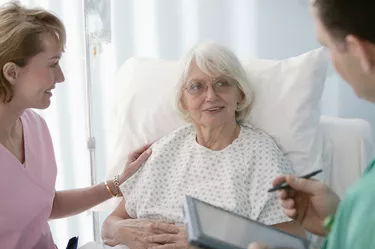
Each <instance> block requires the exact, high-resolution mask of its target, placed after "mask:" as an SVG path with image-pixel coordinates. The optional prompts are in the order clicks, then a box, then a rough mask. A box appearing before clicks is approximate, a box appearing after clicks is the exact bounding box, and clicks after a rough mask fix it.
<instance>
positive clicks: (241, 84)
mask: <svg viewBox="0 0 375 249" xmlns="http://www.w3.org/2000/svg"><path fill="white" fill-rule="evenodd" d="M192 64H195V65H197V67H198V68H199V69H200V70H201V71H202V72H203V73H205V74H207V75H208V76H210V77H215V76H217V75H225V76H226V77H228V78H230V79H232V80H234V82H235V83H236V85H237V87H238V88H239V90H240V91H241V92H242V94H243V100H242V102H241V103H240V104H238V105H237V108H236V114H235V117H236V121H237V122H238V123H241V122H243V121H244V120H245V119H246V118H247V117H248V116H249V114H250V110H251V104H252V101H253V91H252V89H251V87H250V84H249V80H248V78H247V74H246V72H245V69H244V68H243V66H242V65H241V63H240V61H239V60H238V59H237V57H236V55H235V54H234V53H233V52H232V51H230V50H229V49H228V48H226V47H224V46H222V45H219V44H217V43H214V42H204V43H200V44H198V45H196V46H194V47H193V48H192V49H191V50H190V51H189V52H188V54H187V55H186V57H185V59H184V61H183V63H182V66H183V68H182V74H181V77H180V80H179V83H178V84H177V87H178V88H177V98H176V102H177V107H178V110H179V111H180V112H181V114H182V116H183V118H184V119H185V120H186V121H188V122H191V117H190V115H189V113H188V112H187V111H186V110H185V109H184V108H183V107H182V103H181V101H182V93H183V87H184V85H185V83H186V81H187V77H188V74H189V72H190V68H191V66H192Z"/></svg>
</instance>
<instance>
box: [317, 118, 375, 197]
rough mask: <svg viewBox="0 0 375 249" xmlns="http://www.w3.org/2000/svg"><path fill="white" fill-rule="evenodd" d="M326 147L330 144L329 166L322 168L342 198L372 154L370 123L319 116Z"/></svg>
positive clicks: (372, 143)
mask: <svg viewBox="0 0 375 249" xmlns="http://www.w3.org/2000/svg"><path fill="white" fill-rule="evenodd" d="M321 130H322V132H323V137H324V140H325V144H326V146H325V147H326V148H329V147H331V148H330V149H331V150H332V154H331V155H329V157H330V160H331V163H330V167H329V168H327V169H325V171H326V172H325V173H326V174H325V178H326V181H327V184H329V185H330V187H331V188H332V189H333V190H334V191H335V192H336V193H337V194H338V195H339V196H340V197H343V196H344V194H345V192H346V191H347V189H348V187H349V186H350V185H352V184H353V183H355V182H356V181H357V180H358V179H359V177H360V176H361V175H362V173H363V171H364V170H365V169H366V167H367V165H368V163H369V162H370V160H371V159H372V158H373V156H374V152H375V149H374V141H373V135H372V131H371V126H370V124H369V123H368V122H366V121H364V120H361V119H343V118H337V117H326V116H322V118H321Z"/></svg>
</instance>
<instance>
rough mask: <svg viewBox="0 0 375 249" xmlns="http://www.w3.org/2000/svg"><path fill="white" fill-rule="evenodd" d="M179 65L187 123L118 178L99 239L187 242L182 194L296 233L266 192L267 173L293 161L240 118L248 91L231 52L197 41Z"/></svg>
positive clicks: (134, 244)
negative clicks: (117, 193)
mask: <svg viewBox="0 0 375 249" xmlns="http://www.w3.org/2000/svg"><path fill="white" fill-rule="evenodd" d="M183 69H184V70H183V73H182V76H181V79H180V82H179V87H178V96H177V105H178V108H179V110H180V111H181V113H182V115H183V117H184V118H185V119H186V120H188V121H189V122H191V124H190V125H187V126H184V127H181V128H179V129H177V130H175V131H174V132H172V133H170V134H169V135H167V136H165V137H163V138H162V139H160V140H159V141H158V142H156V143H155V144H154V145H153V147H152V150H153V154H152V155H151V156H150V157H149V159H148V161H147V162H146V163H145V164H144V166H143V167H142V168H141V169H140V170H139V171H138V172H137V173H135V174H134V175H133V176H132V177H131V178H129V180H127V181H126V182H125V183H124V184H122V185H121V186H120V188H121V190H122V192H123V196H124V198H123V200H122V202H121V203H120V204H119V205H118V207H117V208H116V209H115V210H114V212H113V213H112V214H111V215H110V216H109V217H108V218H107V219H106V221H105V222H104V225H103V239H104V241H105V243H106V244H108V245H111V246H115V245H118V244H125V245H127V246H129V247H130V248H146V247H154V246H158V247H160V248H164V247H165V248H168V247H173V248H178V247H181V248H185V247H188V244H187V241H186V233H185V231H184V228H183V226H182V225H183V214H182V200H183V197H184V196H185V195H190V196H193V197H196V198H198V199H201V200H203V201H206V202H208V203H211V204H213V205H215V206H219V207H222V208H224V209H227V210H230V211H232V212H235V213H237V214H240V215H243V216H246V217H249V218H251V219H254V220H258V221H260V222H262V223H265V224H267V225H272V226H274V227H277V228H279V229H283V230H285V231H287V232H290V233H294V234H297V235H301V236H303V231H302V230H301V229H300V227H299V225H298V224H297V223H293V222H291V220H290V219H289V218H288V217H286V216H285V215H284V213H283V211H282V208H281V207H280V206H279V205H278V201H277V197H276V196H275V195H273V194H268V193H267V189H268V188H269V187H270V184H271V181H272V179H273V178H275V177H276V176H278V175H280V174H288V173H292V172H293V169H292V167H291V166H290V164H289V162H288V161H287V159H286V158H285V157H284V155H283V153H282V152H281V151H280V150H279V148H278V147H277V146H276V144H275V142H274V141H273V140H272V139H271V138H270V137H269V136H268V135H267V134H265V133H264V132H263V131H261V130H260V129H258V128H255V127H253V126H252V125H250V124H248V123H246V122H245V119H246V117H247V116H248V115H249V112H250V110H251V102H252V91H251V88H250V85H249V82H248V80H247V76H246V73H245V71H244V69H243V67H242V66H241V63H240V62H239V61H238V59H237V58H236V56H235V55H234V54H233V53H232V52H231V51H229V50H228V49H226V48H224V47H222V46H220V45H217V44H214V43H203V44H200V45H198V46H196V47H194V48H193V49H192V50H191V51H190V52H189V53H188V55H187V57H186V59H185V63H184V68H183ZM172 223H173V224H172Z"/></svg>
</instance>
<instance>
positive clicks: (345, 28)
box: [314, 0, 375, 44]
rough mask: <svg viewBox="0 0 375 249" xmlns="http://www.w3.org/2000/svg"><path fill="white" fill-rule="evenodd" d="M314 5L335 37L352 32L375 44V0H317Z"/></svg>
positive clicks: (322, 20)
mask: <svg viewBox="0 0 375 249" xmlns="http://www.w3.org/2000/svg"><path fill="white" fill-rule="evenodd" d="M314 7H316V8H317V11H318V16H319V18H320V20H321V22H322V23H323V25H324V26H325V27H326V29H327V30H328V31H329V32H330V33H331V34H332V35H333V37H334V38H336V39H338V40H341V41H342V40H344V39H345V37H346V36H347V35H349V34H352V35H355V36H357V37H359V38H362V39H364V40H367V41H369V42H371V43H374V44H375V27H374V24H375V1H374V0H315V1H314Z"/></svg>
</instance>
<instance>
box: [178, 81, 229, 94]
mask: <svg viewBox="0 0 375 249" xmlns="http://www.w3.org/2000/svg"><path fill="white" fill-rule="evenodd" d="M233 86H234V84H233V83H231V82H229V81H227V80H218V81H216V82H214V83H212V88H213V89H214V91H215V93H216V94H220V93H227V92H229V91H230V90H231V88H232V87H233ZM207 89H208V85H207V84H206V83H202V82H199V81H193V82H190V83H188V84H187V85H186V86H185V90H186V91H188V92H189V93H190V94H191V95H193V96H199V95H201V94H202V93H204V92H205V91H207Z"/></svg>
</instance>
